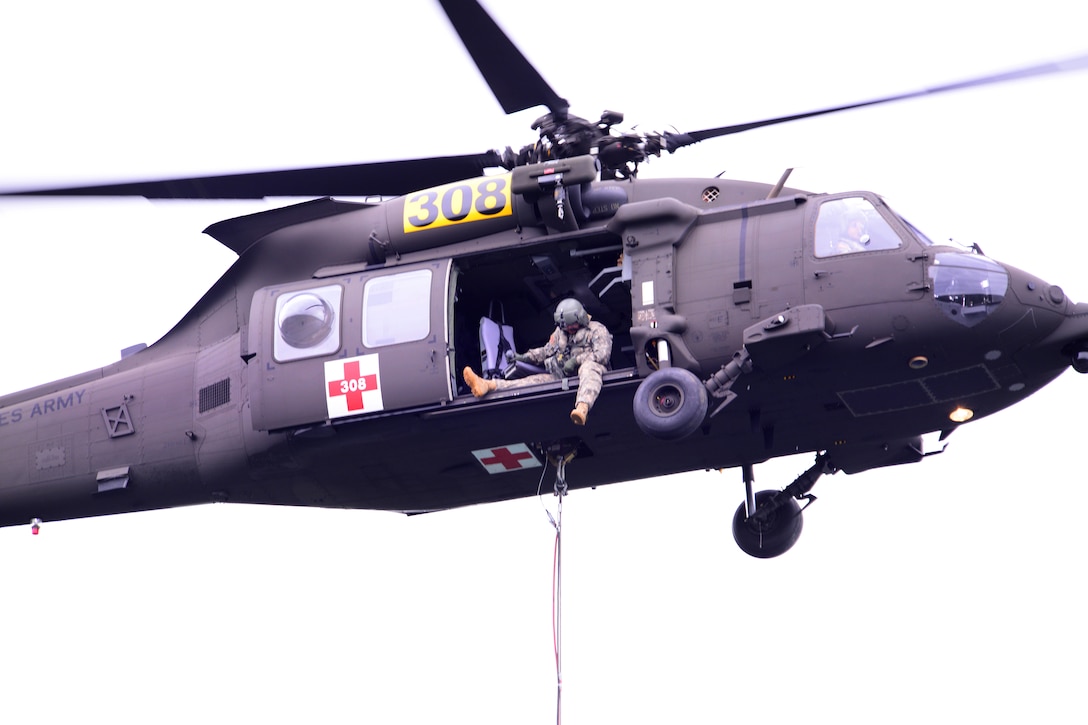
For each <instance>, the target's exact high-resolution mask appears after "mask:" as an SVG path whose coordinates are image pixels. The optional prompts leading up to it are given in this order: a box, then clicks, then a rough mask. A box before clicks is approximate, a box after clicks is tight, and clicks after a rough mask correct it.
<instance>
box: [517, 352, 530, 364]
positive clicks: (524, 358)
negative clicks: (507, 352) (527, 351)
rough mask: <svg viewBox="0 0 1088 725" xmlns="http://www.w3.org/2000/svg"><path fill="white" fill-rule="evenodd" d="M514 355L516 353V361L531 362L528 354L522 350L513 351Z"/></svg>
mask: <svg viewBox="0 0 1088 725" xmlns="http://www.w3.org/2000/svg"><path fill="white" fill-rule="evenodd" d="M513 355H514V362H530V360H529V356H528V355H524V354H522V353H520V352H516V353H513Z"/></svg>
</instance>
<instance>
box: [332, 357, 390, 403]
mask: <svg viewBox="0 0 1088 725" xmlns="http://www.w3.org/2000/svg"><path fill="white" fill-rule="evenodd" d="M325 401H326V403H327V405H328V410H329V418H339V417H342V416H345V415H353V414H356V413H372V412H374V411H377V410H383V409H384V405H383V403H382V391H381V386H380V385H379V383H378V356H377V355H363V356H362V357H353V358H348V359H346V360H333V361H331V362H327V363H325Z"/></svg>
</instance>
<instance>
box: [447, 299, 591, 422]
mask: <svg viewBox="0 0 1088 725" xmlns="http://www.w3.org/2000/svg"><path fill="white" fill-rule="evenodd" d="M554 319H555V328H556V329H555V332H553V333H552V335H551V337H550V338H549V339H548V343H547V344H546V345H544V346H543V347H535V348H533V349H531V350H529V351H527V352H524V353H521V354H518V355H515V356H514V359H515V360H517V361H519V362H529V363H533V364H536V365H541V364H543V365H544V369H545V370H547V372H546V373H538V374H536V375H529V376H527V377H524V378H518V379H517V380H501V379H495V380H487V379H484V378H481V377H480V376H479V375H477V374H476V373H475V372H473V370H472V368H470V367H466V368H465V369H464V372H463V373H462V374H463V375H464V378H465V382H466V383H467V384H468V387H469V388H470V389H471V390H472V394H473V395H475V396H476V397H477V398H482V397H483V396H485V395H487V394H488V393H490V392H491V391H493V390H507V389H509V388H517V387H521V386H524V385H539V384H541V383H550V382H554V381H556V380H562V379H563V378H571V377H574V376H578V397H577V398H576V402H575V405H574V410H572V411H571V412H570V419H571V421H572V422H573V423H574V424H575V425H585V424H586V418H587V417H588V416H589V411H590V408H592V407H593V403H594V401H596V400H597V396H598V395H599V394H600V392H601V376H602V375H603V374H604V371H605V369H606V367H605V366H606V365H608V361H609V360H610V359H611V358H612V335H611V333H609V332H608V328H606V327H605V326H604V325H602V324H601V323H599V322H594V321H593V320H591V319H590V317H589V314H588V313H587V312H586V309H585V308H584V307H582V303H581V302H579V301H578V300H576V299H572V298H568V299H565V300H563V301H562V302H560V303H559V304H558V305H557V306H556V308H555V315H554Z"/></svg>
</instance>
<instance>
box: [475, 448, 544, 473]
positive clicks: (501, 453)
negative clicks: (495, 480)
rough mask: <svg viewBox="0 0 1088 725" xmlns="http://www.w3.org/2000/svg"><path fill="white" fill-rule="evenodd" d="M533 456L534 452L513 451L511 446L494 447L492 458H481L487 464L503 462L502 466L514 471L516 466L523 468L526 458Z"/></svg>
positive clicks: (481, 461)
mask: <svg viewBox="0 0 1088 725" xmlns="http://www.w3.org/2000/svg"><path fill="white" fill-rule="evenodd" d="M532 457H533V454H532V453H529V452H528V451H521V452H520V453H512V452H511V451H510V449H509V448H492V449H491V458H481V459H480V463H482V464H484V465H485V466H493V465H495V464H496V463H501V464H502V467H503V468H505V469H506V470H507V471H513V470H514V469H515V468H521V467H522V465H521V462H522V461H524V460H525V459H526V458H532Z"/></svg>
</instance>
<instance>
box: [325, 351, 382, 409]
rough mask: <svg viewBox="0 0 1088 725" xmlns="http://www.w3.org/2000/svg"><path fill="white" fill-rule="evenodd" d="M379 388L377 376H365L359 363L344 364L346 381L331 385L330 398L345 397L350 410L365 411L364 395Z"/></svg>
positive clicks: (356, 361)
mask: <svg viewBox="0 0 1088 725" xmlns="http://www.w3.org/2000/svg"><path fill="white" fill-rule="evenodd" d="M377 387H378V376H377V375H363V374H362V372H361V371H360V370H359V361H358V360H354V361H352V362H349V363H345V364H344V379H343V380H336V381H333V382H331V383H329V397H330V398H334V397H336V396H338V395H343V396H344V397H345V398H346V399H347V403H348V410H362V409H363V393H365V392H367V391H370V390H375V389H377Z"/></svg>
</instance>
